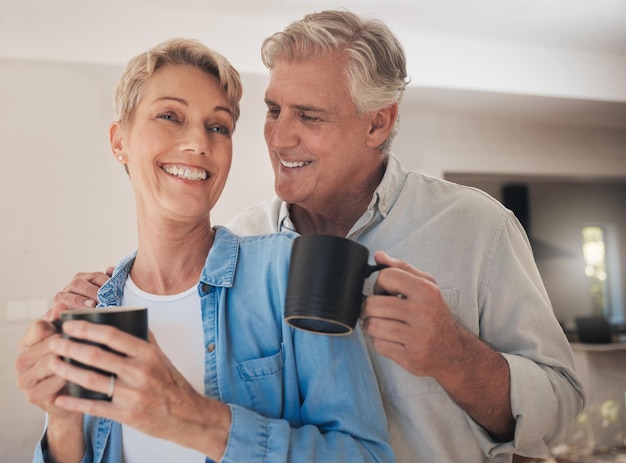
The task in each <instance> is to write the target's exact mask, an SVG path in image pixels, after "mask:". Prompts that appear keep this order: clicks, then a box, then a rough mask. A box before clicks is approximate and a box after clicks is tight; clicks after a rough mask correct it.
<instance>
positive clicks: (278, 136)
mask: <svg viewBox="0 0 626 463" xmlns="http://www.w3.org/2000/svg"><path fill="white" fill-rule="evenodd" d="M265 137H266V142H267V145H268V147H269V148H271V149H274V150H281V149H285V148H291V147H294V146H296V145H297V144H298V140H299V137H298V134H297V130H296V120H295V118H294V117H292V116H289V115H287V114H284V113H281V114H280V115H279V116H278V117H277V118H275V119H271V120H269V121H266V123H265Z"/></svg>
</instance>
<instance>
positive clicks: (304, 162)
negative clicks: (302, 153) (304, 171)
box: [280, 159, 311, 167]
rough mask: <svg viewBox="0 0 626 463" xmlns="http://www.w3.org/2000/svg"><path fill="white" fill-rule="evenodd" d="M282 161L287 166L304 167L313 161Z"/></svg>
mask: <svg viewBox="0 0 626 463" xmlns="http://www.w3.org/2000/svg"><path fill="white" fill-rule="evenodd" d="M280 163H281V164H282V165H283V166H285V167H303V166H306V165H307V164H311V161H299V162H288V161H283V160H282V159H281V160H280Z"/></svg>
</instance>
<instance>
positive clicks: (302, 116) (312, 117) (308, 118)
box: [300, 114, 320, 122]
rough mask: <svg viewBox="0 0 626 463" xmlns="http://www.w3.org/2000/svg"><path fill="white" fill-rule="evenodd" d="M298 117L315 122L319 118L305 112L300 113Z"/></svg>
mask: <svg viewBox="0 0 626 463" xmlns="http://www.w3.org/2000/svg"><path fill="white" fill-rule="evenodd" d="M300 119H302V120H303V121H306V122H317V121H319V120H320V118H319V117H314V116H307V115H306V114H300Z"/></svg>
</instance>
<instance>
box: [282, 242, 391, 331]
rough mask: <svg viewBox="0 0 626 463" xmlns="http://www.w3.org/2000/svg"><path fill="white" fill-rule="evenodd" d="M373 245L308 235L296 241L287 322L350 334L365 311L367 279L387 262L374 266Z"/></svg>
mask: <svg viewBox="0 0 626 463" xmlns="http://www.w3.org/2000/svg"><path fill="white" fill-rule="evenodd" d="M368 258H369V251H368V249H367V248H366V247H365V246H363V245H361V244H359V243H357V242H356V241H352V240H349V239H347V238H341V237H337V236H331V235H304V236H299V237H298V238H296V239H295V240H294V243H293V248H292V250H291V261H290V264H289V278H288V283H287V295H286V297H285V321H286V322H287V323H288V324H289V325H291V326H293V327H295V328H298V329H301V330H305V331H310V332H314V333H322V334H329V335H346V334H350V333H351V332H352V331H353V330H354V327H355V326H356V322H357V320H358V318H359V315H360V313H361V304H362V302H363V299H364V296H363V285H364V283H365V280H366V279H367V278H368V277H369V276H370V275H371V274H372V273H373V272H376V271H378V270H381V269H383V268H385V267H386V266H385V265H369V264H368Z"/></svg>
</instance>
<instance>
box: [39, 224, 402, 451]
mask: <svg viewBox="0 0 626 463" xmlns="http://www.w3.org/2000/svg"><path fill="white" fill-rule="evenodd" d="M292 238H293V235H292V234H287V233H281V234H274V235H263V236H252V237H245V238H243V237H239V236H237V235H234V234H233V233H231V232H230V231H229V230H228V229H226V228H223V227H218V228H217V232H216V236H215V242H214V244H213V247H212V248H211V251H210V252H209V255H208V257H207V260H206V264H205V267H204V269H203V271H202V275H201V277H200V281H199V283H198V292H199V294H200V298H201V305H202V323H203V326H204V344H205V351H204V352H205V354H204V355H205V381H204V383H205V395H206V396H208V397H213V398H216V399H219V400H221V401H223V402H224V403H226V404H228V405H229V407H230V410H231V414H232V423H231V428H230V436H229V439H228V444H227V447H226V452H225V454H224V456H223V458H222V460H221V461H222V462H224V463H226V462H246V463H254V462H259V463H260V462H303V461H310V462H313V461H320V462H327V461H333V462H351V463H352V462H361V461H363V462H366V461H367V462H373V461H386V462H389V461H393V460H394V457H393V453H392V451H391V447H390V446H389V443H388V433H387V421H386V418H385V414H384V411H383V406H382V401H381V399H380V395H379V392H378V387H377V384H376V379H375V376H374V372H373V369H372V366H371V364H370V361H369V359H368V355H367V352H366V347H365V344H364V341H363V338H362V335H361V332H360V331H359V330H356V331H355V333H354V334H352V335H349V336H342V337H336V336H324V335H319V334H312V333H307V332H304V331H300V330H294V329H292V328H291V327H289V326H288V325H287V324H285V323H284V322H283V303H284V298H285V291H286V285H287V271H288V265H289V256H290V252H291V244H292ZM133 261H134V254H133V255H131V256H129V257H127V258H125V259H124V260H122V261H121V262H120V263H119V264H118V266H117V268H116V269H115V271H114V273H113V276H112V277H111V279H110V280H109V281H108V282H107V283H106V284H105V285H104V286H103V287H102V288H101V289H100V292H99V298H100V302H101V305H108V306H112V305H119V304H120V302H121V300H122V295H123V290H124V282H125V281H126V278H127V277H128V273H129V272H130V268H131V266H132V263H133ZM209 346H211V348H209ZM84 430H85V439H86V446H87V451H86V455H85V457H84V458H83V462H103V463H104V462H116V463H118V462H121V460H122V438H121V436H122V433H121V425H120V424H119V423H117V422H113V421H111V420H108V419H104V418H98V417H92V416H85V422H84ZM45 453H46V452H45V439H44V440H42V444H41V445H39V446H38V448H37V450H36V453H35V461H45ZM207 461H211V460H210V459H208V458H207Z"/></svg>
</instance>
